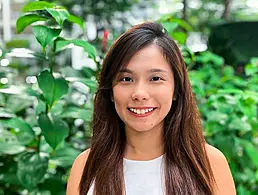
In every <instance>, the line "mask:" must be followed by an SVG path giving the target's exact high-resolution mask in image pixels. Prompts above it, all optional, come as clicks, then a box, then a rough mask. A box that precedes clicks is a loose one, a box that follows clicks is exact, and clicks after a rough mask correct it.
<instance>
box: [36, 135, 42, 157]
mask: <svg viewBox="0 0 258 195" xmlns="http://www.w3.org/2000/svg"><path fill="white" fill-rule="evenodd" d="M41 136H42V133H40V134H39V135H38V143H37V148H36V151H37V153H40V140H41Z"/></svg>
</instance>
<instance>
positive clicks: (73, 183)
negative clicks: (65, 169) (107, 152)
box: [66, 149, 90, 195]
mask: <svg viewBox="0 0 258 195" xmlns="http://www.w3.org/2000/svg"><path fill="white" fill-rule="evenodd" d="M89 153H90V149H87V150H85V151H83V152H82V153H81V154H80V155H79V156H77V158H76V159H75V160H74V162H73V166H72V169H71V172H70V176H69V179H68V183H67V189H66V195H79V184H80V180H81V176H82V172H83V168H84V166H85V163H86V161H87V158H88V156H89Z"/></svg>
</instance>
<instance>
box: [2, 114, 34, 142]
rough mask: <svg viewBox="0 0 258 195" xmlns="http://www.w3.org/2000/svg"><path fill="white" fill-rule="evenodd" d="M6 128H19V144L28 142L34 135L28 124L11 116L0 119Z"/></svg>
mask: <svg viewBox="0 0 258 195" xmlns="http://www.w3.org/2000/svg"><path fill="white" fill-rule="evenodd" d="M0 123H2V124H4V125H5V126H6V127H8V128H14V129H19V131H18V133H17V137H18V140H19V142H20V143H21V144H23V145H26V144H29V143H30V142H31V141H32V140H33V139H34V137H35V133H34V131H33V130H32V128H31V127H30V125H29V124H28V123H27V122H25V121H24V120H22V119H20V118H11V119H7V120H0Z"/></svg>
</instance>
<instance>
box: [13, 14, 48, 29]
mask: <svg viewBox="0 0 258 195" xmlns="http://www.w3.org/2000/svg"><path fill="white" fill-rule="evenodd" d="M46 20H48V18H47V17H45V16H40V15H37V14H28V15H24V16H21V17H19V18H18V20H17V22H16V29H17V33H20V32H22V31H23V30H24V29H25V28H26V27H27V26H29V25H30V24H32V23H34V22H37V21H46Z"/></svg>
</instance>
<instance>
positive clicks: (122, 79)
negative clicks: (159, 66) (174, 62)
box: [120, 76, 164, 82]
mask: <svg viewBox="0 0 258 195" xmlns="http://www.w3.org/2000/svg"><path fill="white" fill-rule="evenodd" d="M128 78H129V79H131V80H132V78H130V77H123V78H121V79H120V81H122V82H130V81H125V80H124V79H128ZM153 78H158V79H159V80H156V81H161V80H164V79H162V78H161V77H158V76H155V77H152V79H153ZM152 79H151V80H152Z"/></svg>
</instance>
